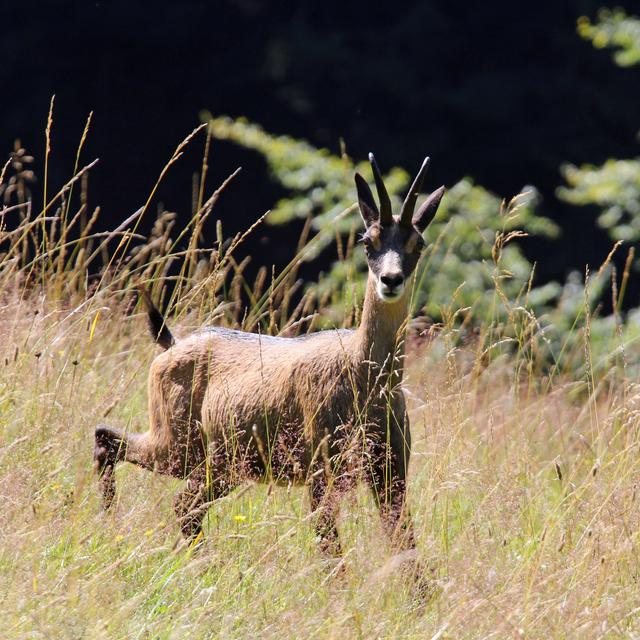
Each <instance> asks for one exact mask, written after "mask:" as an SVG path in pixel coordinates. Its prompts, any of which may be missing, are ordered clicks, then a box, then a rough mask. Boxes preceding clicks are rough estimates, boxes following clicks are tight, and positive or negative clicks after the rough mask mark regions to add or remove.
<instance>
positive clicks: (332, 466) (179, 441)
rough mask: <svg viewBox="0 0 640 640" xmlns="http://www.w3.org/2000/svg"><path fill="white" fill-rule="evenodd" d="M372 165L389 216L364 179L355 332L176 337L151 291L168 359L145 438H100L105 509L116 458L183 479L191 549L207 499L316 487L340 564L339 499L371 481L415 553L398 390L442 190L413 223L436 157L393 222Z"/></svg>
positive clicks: (100, 433)
mask: <svg viewBox="0 0 640 640" xmlns="http://www.w3.org/2000/svg"><path fill="white" fill-rule="evenodd" d="M369 160H370V162H371V166H372V169H373V175H374V179H375V183H376V189H377V192H378V198H379V200H380V207H379V208H378V206H377V205H376V202H375V200H374V197H373V194H372V192H371V189H370V188H369V186H368V185H367V183H366V181H365V180H364V179H363V178H362V176H361V175H359V174H358V173H356V174H355V182H356V188H357V194H358V203H359V207H360V213H361V215H362V218H363V220H364V223H365V227H366V229H365V233H364V236H363V238H362V242H363V244H364V251H365V253H366V257H367V261H368V266H369V274H368V283H367V289H366V295H365V299H364V306H363V310H362V316H361V322H360V326H359V327H358V328H357V329H355V330H344V329H335V330H324V331H319V332H317V333H313V334H309V335H304V336H299V337H295V338H283V337H271V336H265V335H261V334H255V333H246V332H242V331H236V330H231V329H225V328H220V327H210V328H205V329H202V330H200V331H198V332H196V333H194V334H192V335H189V336H187V337H185V338H180V339H174V337H173V335H172V333H171V331H170V330H169V328H168V327H167V325H166V324H165V321H164V319H163V317H162V315H161V314H160V312H159V311H158V310H157V309H156V307H155V306H154V305H153V303H152V301H151V299H150V297H149V296H148V294H147V293H146V291H145V290H142V291H141V294H142V297H143V299H144V301H145V303H146V306H147V310H148V320H149V325H150V329H151V332H152V334H153V338H154V339H155V341H156V342H157V343H158V344H159V345H160V346H161V347H163V349H165V351H164V352H163V353H162V354H160V355H159V356H157V357H156V358H155V360H154V361H153V362H152V364H151V368H150V372H149V382H148V390H149V418H150V428H149V430H148V431H147V432H146V433H141V434H138V433H128V432H123V431H121V430H118V429H115V428H112V427H108V426H105V425H99V426H98V427H97V428H96V430H95V448H94V461H95V466H96V469H97V471H98V473H99V477H100V489H101V493H102V498H103V505H104V507H105V508H109V506H110V505H111V503H112V501H113V498H114V495H115V476H114V467H115V466H116V464H117V463H118V462H120V461H127V462H133V463H135V464H137V465H140V466H142V467H144V468H146V469H148V470H152V471H156V472H158V473H163V474H170V475H172V476H175V477H178V478H181V479H185V480H186V486H185V487H184V488H183V490H182V491H181V492H180V493H179V494H178V495H177V496H176V498H175V502H174V508H175V512H176V515H177V517H178V521H179V523H180V526H181V530H182V533H183V534H184V536H185V537H186V538H187V539H194V538H195V537H197V536H199V535H200V533H201V530H202V529H201V528H202V520H203V518H204V515H205V513H206V511H207V509H208V507H209V506H210V504H211V501H212V500H215V499H216V498H220V497H221V496H224V495H225V494H227V493H228V492H229V491H231V490H232V489H234V488H235V487H237V486H238V485H239V484H240V483H241V482H243V481H245V480H246V479H253V480H266V481H276V482H277V481H282V482H289V483H298V484H306V485H307V486H308V487H309V493H310V499H311V507H312V509H313V511H314V512H316V530H317V533H318V536H319V540H320V543H321V548H322V549H323V550H325V551H326V552H328V553H332V554H337V553H339V552H340V545H339V540H338V532H337V529H336V516H337V509H338V503H339V499H338V498H339V495H340V493H341V492H342V491H344V490H345V489H346V488H347V487H348V486H351V485H352V484H353V482H355V481H356V480H365V481H367V482H368V483H369V484H370V486H371V487H372V489H373V491H374V495H375V498H376V501H377V504H378V506H379V509H380V514H381V516H382V522H383V525H384V528H385V529H386V530H387V531H388V533H389V534H390V535H391V537H392V540H393V541H394V544H395V545H396V546H397V547H400V548H404V549H409V548H412V547H413V546H414V536H413V530H412V525H411V518H410V515H409V511H408V508H407V506H406V504H405V493H406V477H407V468H408V465H409V456H410V452H411V434H410V431H409V420H408V417H407V411H406V408H405V399H404V395H403V392H402V389H401V387H400V384H401V382H402V367H403V365H402V362H403V357H404V346H403V343H404V332H405V327H406V320H407V316H408V301H409V297H410V290H411V286H410V284H409V278H410V276H411V275H412V273H413V272H414V270H415V268H416V265H417V263H418V259H419V257H420V254H421V252H422V250H423V248H424V247H425V242H424V240H423V238H422V233H423V232H424V230H425V229H426V227H427V225H428V224H429V223H430V222H431V220H432V219H433V217H434V216H435V214H436V211H437V209H438V205H439V204H440V201H441V199H442V196H443V194H444V187H440V188H439V189H437V190H436V191H434V192H433V193H432V194H431V195H430V196H429V197H428V198H427V199H426V200H425V201H424V203H423V204H422V205H421V206H420V207H419V208H418V210H417V211H416V212H415V214H414V209H415V205H416V201H417V197H418V193H419V191H420V189H421V186H422V182H423V179H424V175H425V172H426V169H427V166H428V164H429V158H426V159H425V160H424V162H423V164H422V166H421V168H420V171H419V172H418V174H417V176H416V178H415V180H414V182H413V184H412V185H411V188H410V190H409V193H408V195H407V196H406V199H405V201H404V204H403V205H402V209H401V212H400V215H398V216H394V215H393V214H392V210H391V200H390V198H389V195H388V193H387V190H386V188H385V185H384V183H383V180H382V175H381V173H380V170H379V168H378V166H377V164H376V161H375V159H374V157H373V154H369Z"/></svg>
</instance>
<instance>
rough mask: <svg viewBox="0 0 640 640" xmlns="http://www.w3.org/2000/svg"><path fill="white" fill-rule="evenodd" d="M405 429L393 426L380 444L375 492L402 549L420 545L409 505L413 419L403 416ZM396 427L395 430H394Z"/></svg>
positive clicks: (390, 531)
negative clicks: (409, 471)
mask: <svg viewBox="0 0 640 640" xmlns="http://www.w3.org/2000/svg"><path fill="white" fill-rule="evenodd" d="M401 419H402V423H403V427H402V429H400V428H398V426H397V425H394V424H393V420H394V417H393V416H391V419H390V423H391V427H390V433H389V437H388V438H385V440H386V442H376V443H375V444H374V446H373V455H372V465H373V466H372V489H373V493H374V497H375V499H376V502H377V504H378V508H379V510H380V517H381V519H382V526H383V527H384V529H385V531H386V533H387V535H388V536H389V538H390V539H391V542H392V544H393V545H394V546H395V547H396V548H397V549H399V550H409V549H414V548H415V546H416V543H415V536H414V532H413V523H412V521H411V514H410V512H409V506H408V505H407V470H408V467H409V457H410V455H411V435H410V431H409V418H408V416H407V415H406V414H405V415H404V416H402V418H401ZM394 426H395V428H394Z"/></svg>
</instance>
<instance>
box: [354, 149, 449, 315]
mask: <svg viewBox="0 0 640 640" xmlns="http://www.w3.org/2000/svg"><path fill="white" fill-rule="evenodd" d="M369 161H370V162H371V168H372V169H373V178H374V180H375V183H376V190H377V192H378V198H379V200H380V209H378V207H377V205H376V202H375V200H374V199H373V194H372V193H371V189H369V185H368V184H367V183H366V181H365V179H364V178H363V177H362V176H361V175H360V174H359V173H356V176H355V178H356V188H357V189H358V204H359V205H360V213H361V215H362V219H363V220H364V224H365V227H366V231H365V234H364V237H363V239H362V242H363V244H364V250H365V253H366V254H367V262H368V263H369V272H370V273H371V275H373V277H374V278H375V281H376V291H377V293H378V297H379V298H380V299H381V300H383V301H384V302H395V301H396V300H398V299H399V298H400V297H401V296H402V294H403V292H404V288H405V283H406V281H407V280H408V278H409V276H410V275H411V274H412V273H413V271H414V269H415V268H416V265H417V264H418V258H419V257H420V253H421V251H422V250H423V249H424V246H425V242H424V240H423V239H422V234H423V232H424V230H425V229H426V228H427V227H428V226H429V223H430V222H431V221H432V220H433V218H434V216H435V215H436V211H437V210H438V205H439V204H440V200H442V196H443V195H444V186H442V187H440V188H439V189H436V190H435V191H434V192H433V193H432V194H431V195H430V196H429V197H428V198H427V199H426V200H425V201H424V202H423V203H422V205H421V206H420V208H419V209H418V210H417V211H416V212H415V213H414V209H415V206H416V200H417V199H418V193H419V192H420V188H421V187H422V181H423V179H424V175H425V173H426V172H427V167H428V166H429V158H425V159H424V162H423V163H422V166H421V167H420V171H418V175H417V176H416V178H415V180H414V181H413V184H412V185H411V188H410V189H409V193H408V194H407V197H406V198H405V201H404V203H403V205H402V209H401V210H400V215H398V216H394V215H393V214H392V212H391V200H390V198H389V194H388V193H387V190H386V188H385V186H384V182H383V181H382V175H381V173H380V169H379V168H378V165H377V163H376V160H375V158H374V157H373V154H372V153H370V154H369Z"/></svg>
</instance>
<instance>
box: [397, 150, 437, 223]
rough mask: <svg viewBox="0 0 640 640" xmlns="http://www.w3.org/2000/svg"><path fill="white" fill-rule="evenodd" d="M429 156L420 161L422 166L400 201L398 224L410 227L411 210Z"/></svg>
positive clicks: (413, 207)
mask: <svg viewBox="0 0 640 640" xmlns="http://www.w3.org/2000/svg"><path fill="white" fill-rule="evenodd" d="M429 161H430V158H429V156H427V157H426V158H425V159H424V160H423V161H422V166H421V167H420V171H418V174H417V175H416V177H415V179H414V181H413V184H412V185H411V188H410V189H409V192H408V193H407V197H406V198H405V199H404V202H403V203H402V210H401V211H400V224H401V225H403V226H405V227H411V226H412V222H411V218H412V216H413V210H414V209H415V208H416V201H417V199H418V194H419V193H420V189H421V188H422V182H423V180H424V176H425V174H426V173H427V169H428V168H429Z"/></svg>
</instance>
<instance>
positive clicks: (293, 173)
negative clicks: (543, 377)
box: [204, 114, 558, 322]
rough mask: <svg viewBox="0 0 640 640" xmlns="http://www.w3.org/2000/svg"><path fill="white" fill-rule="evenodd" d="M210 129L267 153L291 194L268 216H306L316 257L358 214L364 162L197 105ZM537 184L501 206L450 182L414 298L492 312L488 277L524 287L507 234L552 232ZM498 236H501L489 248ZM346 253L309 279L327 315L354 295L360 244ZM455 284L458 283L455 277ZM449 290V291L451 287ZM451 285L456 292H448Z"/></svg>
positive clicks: (390, 177)
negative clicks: (539, 206)
mask: <svg viewBox="0 0 640 640" xmlns="http://www.w3.org/2000/svg"><path fill="white" fill-rule="evenodd" d="M204 118H205V119H206V120H208V121H209V124H210V127H211V131H212V133H213V135H214V136H215V137H218V138H223V139H227V140H231V141H233V142H235V143H237V144H240V145H242V146H244V147H247V148H250V149H254V150H256V151H259V152H260V153H261V154H262V155H263V156H264V157H265V159H266V161H267V164H268V166H269V168H270V169H271V171H272V174H273V177H274V178H275V179H276V180H277V181H278V182H279V183H280V184H282V185H283V186H284V187H286V188H287V189H289V190H290V194H288V196H287V197H286V198H284V199H282V200H280V202H278V203H277V204H276V205H275V207H274V208H273V210H272V212H271V214H270V217H269V221H270V222H271V223H273V224H283V223H286V222H289V221H290V220H292V219H294V218H306V217H308V216H312V226H313V228H314V229H315V230H316V231H317V232H318V235H317V237H316V238H317V240H316V241H313V242H311V243H310V244H309V246H310V247H311V248H312V249H314V250H312V251H307V252H306V254H305V257H306V258H307V259H311V258H313V257H315V256H316V255H317V254H318V252H319V250H321V249H323V248H325V247H326V246H328V244H329V243H330V242H331V241H332V240H334V239H335V238H336V236H338V237H343V238H345V237H346V238H349V237H351V238H353V237H354V233H355V232H356V231H358V230H360V229H361V227H362V221H361V219H360V216H359V215H357V213H356V212H355V209H356V207H355V205H354V201H355V188H354V185H353V173H354V170H357V171H359V172H361V173H362V174H363V175H364V176H365V177H367V178H368V179H369V180H371V170H370V168H369V164H368V163H367V162H358V163H356V162H354V161H353V160H351V158H349V157H348V156H347V155H346V153H345V152H344V151H343V153H342V155H341V156H337V155H333V154H331V153H330V152H329V151H328V150H326V149H316V148H314V147H313V146H311V145H310V144H309V143H307V142H303V141H299V140H294V139H292V138H290V137H288V136H273V135H271V134H269V133H266V132H265V131H264V130H263V129H261V128H260V127H259V126H257V125H255V124H251V123H249V122H247V121H246V120H243V119H238V120H231V119H229V118H211V117H210V115H209V114H205V115H204ZM385 182H386V184H387V188H388V190H389V193H390V195H391V198H392V202H393V204H394V207H395V210H397V209H398V208H399V206H400V203H401V198H402V197H403V196H404V191H405V190H406V188H407V186H408V182H409V173H408V172H407V171H405V170H404V169H401V168H398V167H394V168H392V169H391V170H390V171H389V173H388V174H387V176H386V177H385ZM535 200H536V194H535V190H534V189H532V188H529V189H527V190H526V191H525V192H523V193H522V194H520V195H519V196H517V197H516V198H514V199H513V200H512V202H511V203H510V204H509V206H502V205H501V201H500V198H498V197H497V196H496V195H494V194H492V193H490V192H489V191H487V190H486V189H484V188H482V187H481V186H479V185H476V184H474V183H473V181H472V180H470V179H468V178H467V179H463V180H461V181H460V182H458V183H457V184H455V185H453V187H451V188H450V189H449V191H448V193H447V195H446V197H445V198H444V200H443V203H442V206H441V208H440V211H439V213H438V215H437V217H436V219H435V221H434V222H433V224H432V225H431V227H430V228H429V230H428V232H427V239H428V241H429V245H430V249H429V251H428V252H427V254H426V256H425V260H424V261H423V264H422V266H421V268H420V270H419V272H418V279H417V282H418V287H417V288H416V296H415V304H414V306H415V308H416V309H422V310H424V311H426V312H427V313H428V314H429V315H431V316H432V317H433V318H435V319H438V320H442V319H443V318H444V317H445V316H446V315H447V313H450V311H448V310H447V308H448V307H450V306H451V304H452V301H453V302H454V304H455V305H456V308H459V307H468V308H470V309H472V310H473V312H474V314H476V313H480V314H482V316H483V317H486V315H487V314H489V315H493V314H494V313H495V311H496V309H498V308H499V307H500V305H499V304H496V298H495V296H496V295H497V294H496V291H495V285H496V283H497V282H499V283H500V288H501V289H502V290H503V292H504V294H505V296H506V297H507V298H509V299H515V298H517V297H518V296H519V295H520V294H521V293H524V292H527V291H528V283H529V280H530V278H531V275H532V268H533V265H532V264H531V263H530V262H529V261H528V260H527V259H526V257H525V256H524V254H523V253H522V251H521V249H520V247H519V246H518V245H517V244H516V243H515V242H511V240H514V239H516V238H517V236H518V235H520V234H514V233H513V232H515V231H516V230H522V232H523V233H525V234H536V235H544V236H548V237H554V236H556V235H557V233H558V229H557V227H556V226H555V225H554V224H553V223H552V222H551V221H550V220H548V219H547V218H543V217H541V216H538V215H537V214H536V213H535V211H534V204H535ZM496 242H498V243H501V245H502V246H500V247H499V250H498V251H496ZM345 253H346V257H347V259H346V260H339V261H336V262H335V263H334V265H333V267H332V268H331V270H330V272H329V273H328V274H327V275H325V276H324V277H323V278H322V279H321V281H320V283H319V284H318V285H316V286H317V289H318V292H319V294H320V296H321V297H322V296H330V297H331V298H332V300H333V304H332V305H331V309H332V313H333V316H334V317H333V321H335V322H339V321H340V318H341V317H342V316H344V315H345V314H348V312H349V310H350V309H352V308H353V306H354V305H355V304H356V303H357V301H358V299H360V298H361V296H362V292H363V289H364V281H365V274H366V263H365V259H364V255H363V253H362V252H361V251H350V250H347V251H346V252H345ZM461 284H462V286H461ZM456 292H457V293H456ZM557 292H558V286H557V285H550V286H547V287H544V288H542V289H534V290H533V291H530V292H529V293H530V301H535V303H536V305H537V306H538V307H540V306H541V305H544V304H546V303H547V302H549V300H550V299H551V298H552V297H553V296H554V295H555V294H556V293H557ZM454 293H456V296H455V300H452V298H453V296H454Z"/></svg>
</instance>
